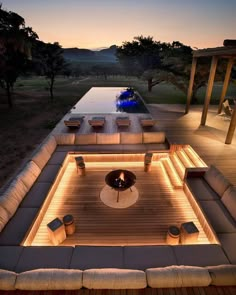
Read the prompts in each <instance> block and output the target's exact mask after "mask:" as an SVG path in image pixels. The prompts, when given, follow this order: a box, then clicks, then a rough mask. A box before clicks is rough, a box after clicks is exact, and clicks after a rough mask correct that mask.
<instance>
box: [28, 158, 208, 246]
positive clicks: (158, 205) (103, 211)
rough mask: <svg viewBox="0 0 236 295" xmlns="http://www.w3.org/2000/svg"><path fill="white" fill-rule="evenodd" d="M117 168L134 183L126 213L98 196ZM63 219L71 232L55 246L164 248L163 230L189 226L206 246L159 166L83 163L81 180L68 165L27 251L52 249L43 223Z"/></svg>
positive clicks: (191, 215) (181, 195)
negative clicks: (68, 219)
mask: <svg viewBox="0 0 236 295" xmlns="http://www.w3.org/2000/svg"><path fill="white" fill-rule="evenodd" d="M100 157H102V156H100ZM110 157H111V156H110ZM131 157H133V156H131ZM72 160H73V159H72ZM118 168H119V169H128V170H130V171H132V172H134V173H135V174H136V177H137V182H136V184H135V187H136V188H137V189H138V191H139V199H138V201H137V202H136V203H135V204H134V205H132V206H131V207H129V208H125V209H114V208H110V207H107V206H106V205H104V204H103V202H102V201H101V200H100V196H99V194H100V191H101V190H102V188H103V187H104V185H105V181H104V179H105V176H106V174H107V173H108V172H110V171H111V170H113V169H118ZM121 194H122V193H121ZM66 214H72V215H73V216H74V219H75V224H76V232H75V233H74V234H73V235H72V236H69V237H67V239H66V240H65V241H64V242H63V243H61V244H60V245H88V244H89V245H145V244H146V245H148V244H152V245H153V244H158V245H160V244H166V233H167V230H168V227H169V226H170V225H171V224H176V225H178V226H180V225H181V223H183V222H188V221H193V222H194V223H195V224H196V226H197V227H198V229H199V231H200V234H199V239H198V243H209V241H208V239H207V237H206V235H205V233H204V231H203V229H202V227H201V225H200V223H199V221H198V219H197V217H196V215H195V214H194V212H193V210H192V207H191V205H190V204H189V202H188V200H187V197H186V196H185V194H184V192H183V190H182V189H177V190H174V189H173V188H172V186H171V185H170V183H169V180H168V178H167V177H166V176H165V174H164V172H163V170H162V168H161V165H160V162H159V161H156V162H155V163H154V164H153V165H152V170H151V172H149V173H146V172H144V167H143V162H95V163H93V162H86V176H84V177H82V176H79V175H78V174H77V173H76V167H75V163H74V161H73V162H70V163H69V164H68V166H67V169H66V170H65V174H64V176H63V177H62V179H61V182H60V184H59V186H58V188H57V190H56V192H55V195H54V197H53V199H52V201H51V204H50V206H49V208H48V210H47V213H46V215H45V217H44V218H43V220H42V223H41V225H40V227H39V230H38V232H37V234H36V237H35V239H34V240H33V243H32V245H33V246H36V245H51V242H50V241H49V239H48V233H47V223H49V222H50V221H52V220H53V219H54V218H56V217H59V218H63V216H64V215H66Z"/></svg>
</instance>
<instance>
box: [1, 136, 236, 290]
mask: <svg viewBox="0 0 236 295" xmlns="http://www.w3.org/2000/svg"><path fill="white" fill-rule="evenodd" d="M127 134H128V133H124V134H123V133H116V134H102V133H101V134H100V133H98V134H96V133H93V134H84V135H75V134H57V135H51V136H49V137H48V138H46V139H45V141H44V142H43V143H42V144H41V145H40V146H39V147H38V149H37V150H36V151H35V152H34V153H33V154H32V156H31V157H30V158H29V159H28V161H27V163H26V164H25V165H24V166H22V167H21V168H20V169H19V171H17V174H16V175H15V176H14V177H13V178H12V179H11V180H10V182H9V183H7V184H6V186H5V187H4V188H3V190H2V191H1V193H0V290H15V289H17V290H67V289H70V290H73V289H80V288H82V287H85V288H89V289H116V288H117V289H129V288H132V289H136V288H137V289H139V288H140V289H142V288H145V287H146V286H148V287H153V288H165V287H187V286H208V285H221V286H222V285H236V281H235V275H236V265H235V251H234V250H235V248H232V245H233V246H234V245H235V232H234V228H232V229H233V230H232V231H225V232H224V233H223V232H222V231H221V232H217V234H218V237H219V239H220V240H221V242H222V246H223V247H221V245H218V244H210V245H209V244H206V245H177V246H170V245H160V246H113V247H109V246H104V247H103V246H100V247H99V246H97V247H96V246H75V247H72V246H60V247H57V246H49V247H47V246H21V245H22V242H24V239H25V235H26V234H27V233H28V231H29V229H30V228H31V224H32V222H33V221H34V220H35V218H36V217H37V216H38V214H41V213H42V212H41V208H42V204H45V202H50V196H51V195H52V194H53V192H54V191H55V186H56V183H54V180H55V179H57V181H59V180H60V177H61V176H62V174H63V163H64V161H66V160H67V154H68V152H71V153H77V152H80V151H81V148H82V147H86V149H87V150H89V147H91V146H93V150H95V147H97V151H98V150H100V147H101V145H102V146H103V147H105V146H112V147H114V146H116V147H117V150H119V149H118V147H120V145H124V148H123V149H122V150H121V152H123V151H125V152H126V151H127V150H126V148H125V147H126V145H128V146H129V145H130V144H131V142H132V144H133V146H136V142H139V143H137V145H142V146H144V147H143V149H145V150H149V147H150V145H152V144H154V145H156V148H157V144H160V150H161V151H163V150H165V151H166V149H167V148H170V146H169V145H166V146H165V147H164V145H165V142H166V141H167V140H166V137H165V133H164V132H149V133H148V132H147V133H146V132H144V133H141V134H129V137H127ZM167 142H168V141H167ZM132 144H131V145H132ZM163 148H165V149H163ZM128 150H129V149H128ZM90 151H91V150H90ZM86 152H87V151H86ZM196 169H197V168H196ZM191 173H192V174H191ZM194 173H196V171H195V170H194V171H191V170H189V171H188V172H187V174H186V189H187V187H190V188H193V186H192V185H190V184H189V183H190V182H191V181H190V182H189V180H190V178H192V176H191V175H193V174H194ZM203 173H205V172H198V174H197V178H202V175H203ZM197 178H196V179H197ZM206 178H207V177H206ZM200 181H202V180H201V179H200ZM203 181H206V180H205V179H203ZM207 181H208V183H210V180H209V179H208V180H207ZM218 183H219V181H217V182H216V187H215V188H214V190H213V193H214V192H217V194H218V188H217V187H218ZM223 183H224V181H223ZM225 187H227V188H226V189H225V191H224V192H223V189H222V190H221V191H220V195H221V194H223V195H222V201H223V200H224V199H225V202H226V203H227V201H226V200H227V195H225V192H226V191H227V190H228V189H229V188H232V187H231V186H228V184H227V182H225ZM213 193H212V195H213ZM192 194H194V195H196V199H197V200H198V196H199V195H200V194H199V195H197V194H198V191H197V192H196V193H195V192H193V193H192ZM229 195H231V194H230V193H229ZM223 196H224V197H223ZM217 197H218V196H217ZM230 200H231V199H230ZM209 202H216V204H218V202H221V199H220V200H218V199H217V200H209ZM219 206H220V205H219ZM224 206H225V205H224ZM227 206H229V205H227ZM224 210H225V209H224ZM227 210H229V212H230V213H229V214H234V212H235V211H234V210H235V203H234V200H232V202H231V206H230V207H229V208H228V209H227ZM207 213H208V212H207V211H206V214H207ZM224 213H225V212H224V211H223V213H222V214H224ZM216 216H218V215H217V214H216ZM231 217H233V216H231ZM210 222H212V221H211V219H210Z"/></svg>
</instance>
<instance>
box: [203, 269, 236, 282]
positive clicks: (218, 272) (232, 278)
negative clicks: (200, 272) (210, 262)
mask: <svg viewBox="0 0 236 295" xmlns="http://www.w3.org/2000/svg"><path fill="white" fill-rule="evenodd" d="M207 269H208V272H209V274H210V276H211V285H214V286H233V285H235V284H236V265H229V264H223V265H217V266H208V267H207Z"/></svg>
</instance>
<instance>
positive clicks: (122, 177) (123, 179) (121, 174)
mask: <svg viewBox="0 0 236 295" xmlns="http://www.w3.org/2000/svg"><path fill="white" fill-rule="evenodd" d="M119 179H120V180H122V181H125V174H124V172H121V173H120V176H119Z"/></svg>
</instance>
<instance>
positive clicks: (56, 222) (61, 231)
mask: <svg viewBox="0 0 236 295" xmlns="http://www.w3.org/2000/svg"><path fill="white" fill-rule="evenodd" d="M47 228H48V237H49V240H50V241H51V242H52V243H53V245H55V246H57V245H59V244H60V243H62V242H63V241H64V240H65V239H66V232H65V226H64V224H63V222H62V221H61V220H60V219H59V218H55V219H53V220H52V221H51V222H49V223H48V224H47Z"/></svg>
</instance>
